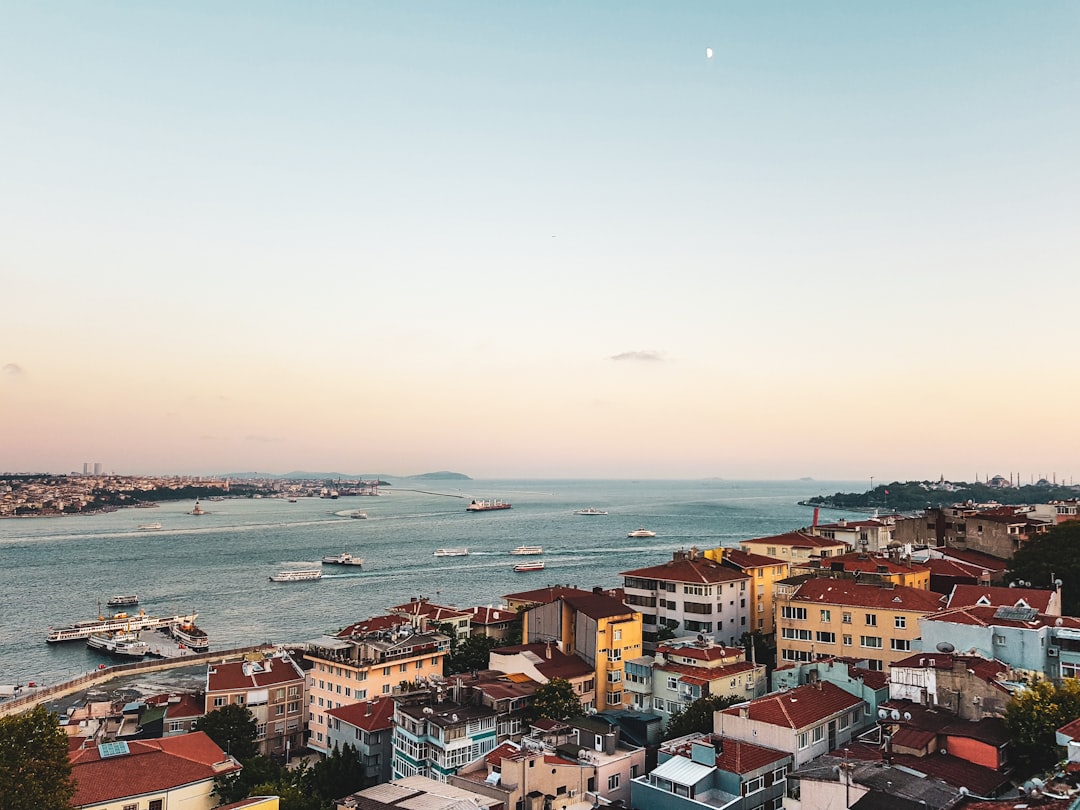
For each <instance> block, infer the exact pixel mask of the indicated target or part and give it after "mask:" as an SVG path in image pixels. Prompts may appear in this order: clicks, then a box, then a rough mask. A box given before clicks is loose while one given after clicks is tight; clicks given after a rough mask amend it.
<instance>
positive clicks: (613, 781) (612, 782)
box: [607, 773, 619, 790]
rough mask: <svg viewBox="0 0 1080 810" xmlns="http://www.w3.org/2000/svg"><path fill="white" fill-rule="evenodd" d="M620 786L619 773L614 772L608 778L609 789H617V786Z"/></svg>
mask: <svg viewBox="0 0 1080 810" xmlns="http://www.w3.org/2000/svg"><path fill="white" fill-rule="evenodd" d="M618 786H619V774H617V773H613V774H612V775H611V776H609V777H608V779H607V789H608V790H615V788H617V787H618Z"/></svg>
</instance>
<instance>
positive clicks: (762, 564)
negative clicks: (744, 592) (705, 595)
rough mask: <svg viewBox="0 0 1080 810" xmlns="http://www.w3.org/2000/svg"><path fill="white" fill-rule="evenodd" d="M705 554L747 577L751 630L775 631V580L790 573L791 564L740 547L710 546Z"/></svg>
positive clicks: (785, 577)
mask: <svg viewBox="0 0 1080 810" xmlns="http://www.w3.org/2000/svg"><path fill="white" fill-rule="evenodd" d="M705 556H706V557H707V558H708V559H710V560H715V561H716V562H718V563H721V564H722V565H726V566H727V567H728V568H734V569H735V570H736V571H740V572H742V573H743V574H746V575H747V576H748V577H750V625H749V626H750V630H751V631H757V632H759V633H762V634H764V635H767V636H771V635H772V634H773V633H775V632H776V624H775V621H774V618H773V616H774V612H775V611H774V610H773V595H774V593H775V591H776V583H777V582H780V581H781V580H784V579H787V578H788V577H789V576H791V564H790V563H789V562H788V561H787V560H781V559H777V558H775V557H767V556H765V555H764V554H755V553H753V552H749V551H743V550H742V549H739V548H722V547H721V548H712V549H708V550H706V551H705Z"/></svg>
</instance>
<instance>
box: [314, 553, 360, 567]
mask: <svg viewBox="0 0 1080 810" xmlns="http://www.w3.org/2000/svg"><path fill="white" fill-rule="evenodd" d="M322 561H323V564H324V565H355V566H357V567H359V566H361V565H363V564H364V561H363V560H362V559H361V558H360V557H354V556H353V555H352V554H350V553H349V552H347V551H343V552H341V553H340V554H335V555H333V556H329V555H328V556H326V557H323V558H322Z"/></svg>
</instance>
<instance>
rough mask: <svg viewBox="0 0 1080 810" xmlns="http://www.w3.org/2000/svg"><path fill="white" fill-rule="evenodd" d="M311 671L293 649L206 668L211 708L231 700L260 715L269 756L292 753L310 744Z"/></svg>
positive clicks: (263, 749)
mask: <svg viewBox="0 0 1080 810" xmlns="http://www.w3.org/2000/svg"><path fill="white" fill-rule="evenodd" d="M304 687H305V675H304V671H303V669H301V668H300V665H299V664H298V663H297V662H296V661H294V660H293V659H292V657H291V656H290V655H289V654H288V653H284V652H283V653H281V654H280V655H275V656H267V657H264V658H261V659H259V660H248V661H237V662H235V663H231V664H210V665H208V666H207V669H206V696H205V708H206V711H207V712H211V711H214V710H215V709H220V708H222V707H224V706H228V705H229V704H236V705H239V706H246V707H247V709H248V710H249V711H250V712H251V713H252V715H253V716H254V717H255V723H256V727H257V733H256V741H257V743H258V746H259V753H260V754H263V755H264V756H268V757H269V756H275V757H288V756H289V755H291V754H292V753H295V752H297V751H299V750H301V749H302V748H303V747H304V722H305V720H306V719H307V707H306V704H305V699H304V698H305V688H304Z"/></svg>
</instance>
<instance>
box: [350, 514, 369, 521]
mask: <svg viewBox="0 0 1080 810" xmlns="http://www.w3.org/2000/svg"><path fill="white" fill-rule="evenodd" d="M349 517H351V518H352V519H353V520H367V512H353V513H352V514H351V515H349Z"/></svg>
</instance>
